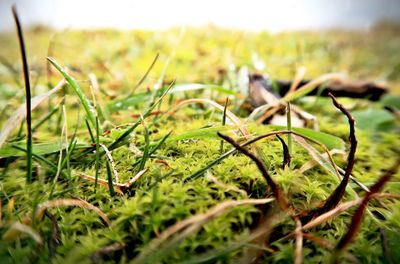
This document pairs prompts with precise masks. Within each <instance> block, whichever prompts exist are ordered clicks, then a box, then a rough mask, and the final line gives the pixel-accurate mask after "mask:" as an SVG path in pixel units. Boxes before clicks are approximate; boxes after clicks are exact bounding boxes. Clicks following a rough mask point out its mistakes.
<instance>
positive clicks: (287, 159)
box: [276, 134, 292, 169]
mask: <svg viewBox="0 0 400 264" xmlns="http://www.w3.org/2000/svg"><path fill="white" fill-rule="evenodd" d="M276 137H277V138H278V139H279V141H280V142H281V144H282V149H283V164H282V169H284V168H285V167H286V166H289V165H290V161H291V160H292V157H291V156H290V153H289V149H288V146H287V145H286V143H285V141H284V140H283V139H282V138H281V137H280V136H279V135H278V134H277V135H276Z"/></svg>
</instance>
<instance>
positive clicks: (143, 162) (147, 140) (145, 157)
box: [139, 117, 150, 171]
mask: <svg viewBox="0 0 400 264" xmlns="http://www.w3.org/2000/svg"><path fill="white" fill-rule="evenodd" d="M141 118H142V124H143V128H144V141H145V146H144V150H143V156H142V160H141V161H140V165H139V171H141V170H143V169H144V166H145V165H146V161H147V160H148V159H149V157H150V155H149V148H150V147H149V146H150V138H149V130H148V129H147V126H146V123H145V122H144V119H143V117H141Z"/></svg>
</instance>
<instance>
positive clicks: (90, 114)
mask: <svg viewBox="0 0 400 264" xmlns="http://www.w3.org/2000/svg"><path fill="white" fill-rule="evenodd" d="M47 60H48V61H49V62H50V63H51V64H52V65H53V66H54V67H55V68H56V69H57V70H58V71H59V72H60V73H61V75H62V76H63V77H64V78H65V80H66V81H67V83H68V84H69V85H70V86H71V88H72V89H73V90H74V92H75V93H76V95H78V97H79V100H80V102H81V103H82V105H83V108H84V109H85V112H86V116H87V119H88V120H89V121H90V123H91V125H92V126H93V127H95V126H96V118H95V117H96V116H97V114H96V110H95V108H94V107H93V105H92V103H91V102H90V101H89V99H88V98H87V97H86V95H85V94H84V93H83V91H82V89H81V87H80V86H79V84H78V83H77V82H76V80H75V79H74V78H73V77H71V76H70V75H69V74H68V73H67V72H66V71H65V70H64V69H63V68H62V67H61V66H60V65H59V64H58V63H57V62H56V61H55V60H54V59H53V58H47Z"/></svg>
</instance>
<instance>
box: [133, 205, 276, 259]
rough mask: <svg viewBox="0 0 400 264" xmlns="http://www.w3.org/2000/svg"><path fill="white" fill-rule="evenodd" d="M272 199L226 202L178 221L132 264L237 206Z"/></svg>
mask: <svg viewBox="0 0 400 264" xmlns="http://www.w3.org/2000/svg"><path fill="white" fill-rule="evenodd" d="M273 200H275V199H274V198H268V199H247V200H240V201H226V202H223V203H221V204H218V205H216V206H214V207H212V208H211V209H209V210H208V211H206V212H205V213H201V214H196V215H194V216H191V217H189V218H186V219H185V220H183V221H180V222H178V223H176V224H174V225H173V226H171V227H169V228H167V229H166V230H165V231H164V232H162V233H161V234H160V235H159V236H158V237H157V238H155V239H153V240H152V241H150V243H149V244H148V246H147V247H146V248H145V249H144V250H142V251H141V253H140V255H139V256H138V257H136V258H135V259H134V260H133V262H132V263H144V261H145V260H146V259H147V258H148V257H149V255H150V254H151V253H152V252H154V251H156V250H158V249H160V246H161V245H162V244H163V243H164V242H166V241H167V240H168V239H169V238H170V237H172V236H173V235H177V237H178V238H177V239H174V241H180V240H181V239H183V238H185V237H187V236H188V235H190V234H191V233H193V232H194V231H196V230H197V229H198V228H200V227H201V226H202V225H204V224H205V223H207V222H209V221H211V220H212V219H214V218H216V217H217V216H219V215H221V214H222V213H224V212H225V211H226V210H228V209H230V208H233V207H235V206H239V205H260V204H266V203H270V202H272V201H273Z"/></svg>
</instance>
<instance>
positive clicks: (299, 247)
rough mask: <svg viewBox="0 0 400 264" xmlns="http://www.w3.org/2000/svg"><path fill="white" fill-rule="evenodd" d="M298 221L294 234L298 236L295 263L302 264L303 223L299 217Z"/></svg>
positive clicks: (296, 219)
mask: <svg viewBox="0 0 400 264" xmlns="http://www.w3.org/2000/svg"><path fill="white" fill-rule="evenodd" d="M295 221H296V229H295V231H294V234H295V236H296V247H295V251H294V253H295V254H294V255H295V258H294V263H295V264H301V263H302V260H303V257H302V249H303V232H302V230H301V229H302V225H301V221H300V219H299V218H298V217H296V218H295Z"/></svg>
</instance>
